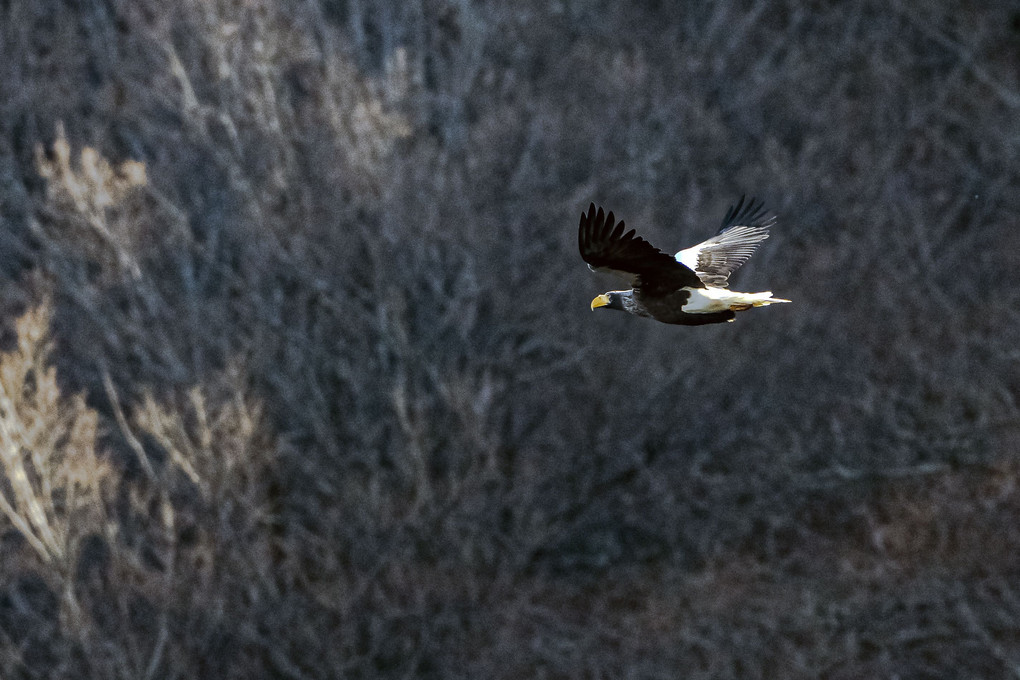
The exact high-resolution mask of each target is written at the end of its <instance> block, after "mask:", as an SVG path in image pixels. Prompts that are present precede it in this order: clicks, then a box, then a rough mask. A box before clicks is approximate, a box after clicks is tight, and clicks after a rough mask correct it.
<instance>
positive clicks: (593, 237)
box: [577, 203, 704, 295]
mask: <svg viewBox="0 0 1020 680" xmlns="http://www.w3.org/2000/svg"><path fill="white" fill-rule="evenodd" d="M624 229H625V226H624V223H623V221H620V222H616V219H615V218H614V216H613V213H612V212H610V213H609V214H608V215H607V214H606V213H605V212H603V210H602V208H598V209H597V210H596V208H595V204H594V203H592V204H591V205H590V206H589V207H588V212H587V213H581V223H580V225H578V228H577V246H578V249H579V250H580V251H581V258H582V259H584V261H585V262H587V263H588V266H589V267H590V268H591V269H592V270H593V271H608V272H611V273H613V274H616V275H618V276H622V277H623V278H625V279H627V280H628V281H629V282H630V284H631V286H633V287H634V288H635V289H637V290H640V291H641V292H642V293H645V294H648V295H660V294H661V295H665V294H667V293H671V292H673V291H675V290H677V289H679V288H682V287H684V286H689V287H692V288H703V287H704V284H703V283H702V279H700V278H699V277H698V275H697V274H696V273H695V272H694V271H693V270H692V269H691V268H690V267H688V266H687V265H686V264H685V263H683V262H680V261H679V260H677V259H674V258H672V257H670V256H669V255H667V254H666V253H664V252H662V251H661V250H659V249H658V248H656V247H655V246H653V245H652V244H651V243H649V242H648V241H646V240H644V239H643V238H641V237H640V236H637V235H636V234H635V233H634V230H633V229H631V230H630V231H624Z"/></svg>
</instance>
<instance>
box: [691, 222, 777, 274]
mask: <svg viewBox="0 0 1020 680" xmlns="http://www.w3.org/2000/svg"><path fill="white" fill-rule="evenodd" d="M773 222H774V218H773V219H772V220H769V221H768V222H766V223H765V224H763V225H761V226H753V227H752V226H746V225H735V226H732V227H730V228H728V229H724V230H723V231H721V232H719V233H718V234H716V235H715V236H713V237H712V238H710V239H708V240H707V241H703V242H702V243H699V244H698V245H696V246H691V247H690V248H686V249H684V250H681V251H680V252H678V253H677V254H676V255H675V258H676V261H677V262H679V263H680V264H682V265H684V266H685V267H688V268H689V269H693V270H694V271H695V272H696V273H697V275H698V278H700V279H701V280H702V282H704V284H705V285H706V286H716V287H718V288H725V287H726V286H727V285H728V279H729V276H730V274H732V273H733V271H734V270H736V269H737V267H739V266H740V265H742V264H744V263H745V262H747V259H748V258H749V257H751V255H752V254H753V253H754V251H755V250H757V248H758V246H759V245H761V242H762V241H764V240H765V239H767V238H768V237H769V226H771V224H772V223H773Z"/></svg>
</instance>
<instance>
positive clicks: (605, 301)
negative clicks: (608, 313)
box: [591, 293, 609, 312]
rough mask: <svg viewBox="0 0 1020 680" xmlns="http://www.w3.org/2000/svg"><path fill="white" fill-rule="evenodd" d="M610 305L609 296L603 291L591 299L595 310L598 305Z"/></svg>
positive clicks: (592, 307)
mask: <svg viewBox="0 0 1020 680" xmlns="http://www.w3.org/2000/svg"><path fill="white" fill-rule="evenodd" d="M608 305H609V296H608V295H606V294H605V293H603V294H602V295H599V296H598V297H597V298H595V299H594V300H592V301H591V311H593V312H594V311H595V308H596V307H607V306H608Z"/></svg>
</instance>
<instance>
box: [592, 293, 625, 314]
mask: <svg viewBox="0 0 1020 680" xmlns="http://www.w3.org/2000/svg"><path fill="white" fill-rule="evenodd" d="M633 295H634V293H633V291H629V290H611V291H609V292H608V293H603V294H602V295H599V296H598V297H596V298H595V299H594V300H592V301H591V309H592V311H595V310H596V309H598V308H599V307H605V308H606V309H618V310H620V311H621V312H626V311H630V310H629V309H628V308H627V305H626V303H627V302H628V301H630V299H632V297H633Z"/></svg>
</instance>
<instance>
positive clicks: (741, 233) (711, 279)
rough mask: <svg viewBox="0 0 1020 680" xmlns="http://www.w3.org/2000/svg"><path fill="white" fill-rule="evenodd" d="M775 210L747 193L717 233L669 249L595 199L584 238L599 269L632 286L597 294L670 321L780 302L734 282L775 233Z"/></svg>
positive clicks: (604, 301) (605, 303)
mask: <svg viewBox="0 0 1020 680" xmlns="http://www.w3.org/2000/svg"><path fill="white" fill-rule="evenodd" d="M775 221H776V218H775V217H769V216H768V213H767V211H766V210H765V209H764V207H763V204H761V203H758V204H757V205H755V201H754V199H751V201H750V202H748V203H747V204H746V205H745V204H744V199H743V197H741V199H740V201H739V202H738V203H737V204H736V205H735V206H733V207H731V208H730V209H729V210H728V211H727V213H726V216H725V217H724V218H723V221H722V226H721V227H720V228H719V233H717V234H716V235H715V236H713V237H712V238H710V239H708V240H707V241H704V242H703V243H699V244H698V245H696V246H693V247H691V248H687V249H686V250H681V251H680V252H678V253H677V254H676V255H675V256H670V255H667V254H666V253H664V252H662V251H661V250H659V249H658V248H656V247H655V246H653V245H652V244H651V243H649V242H648V241H646V240H644V239H643V238H641V237H640V236H637V235H636V233H635V231H634V230H633V229H631V230H630V231H626V230H625V229H626V227H625V225H624V222H623V221H622V220H621V221H620V222H616V219H615V217H614V215H613V213H612V212H610V213H608V214H606V213H605V212H604V211H603V210H602V208H598V209H596V207H595V204H594V203H592V204H591V205H590V206H589V208H588V212H587V213H581V222H580V224H579V225H578V229H577V245H578V249H579V250H580V251H581V257H582V258H583V259H584V261H585V262H587V263H588V266H589V267H590V268H591V269H592V270H593V271H607V272H611V273H613V274H616V275H618V276H621V277H623V278H624V279H626V280H627V281H628V282H629V283H630V285H631V289H630V290H624V291H609V292H608V293H604V294H602V295H599V296H598V297H596V298H595V299H594V300H592V304H591V308H592V309H597V308H599V307H605V308H608V309H616V310H620V311H625V312H628V313H630V314H636V315H638V316H647V317H651V318H653V319H656V320H658V321H662V322H663V323H672V324H682V325H687V326H697V325H702V324H709V323H720V322H723V321H732V320H733V318H734V316H736V312H738V311H743V310H745V309H750V308H751V307H761V306H764V305H769V304H772V303H774V302H789V300H783V299H780V298H774V297H772V293H771V292H763V293H738V292H736V291H730V290H728V289H727V285H728V279H729V275H730V274H731V273H733V271H734V270H735V269H737V267H739V266H740V265H742V264H743V263H744V262H746V261H747V259H748V258H749V257H751V255H752V254H753V253H754V251H755V249H756V248H757V247H758V245H759V244H761V242H762V241H764V240H765V239H766V238H768V230H769V227H771V226H772V225H773V224H775Z"/></svg>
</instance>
